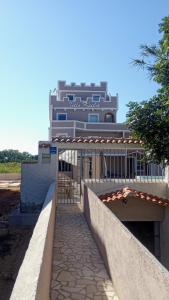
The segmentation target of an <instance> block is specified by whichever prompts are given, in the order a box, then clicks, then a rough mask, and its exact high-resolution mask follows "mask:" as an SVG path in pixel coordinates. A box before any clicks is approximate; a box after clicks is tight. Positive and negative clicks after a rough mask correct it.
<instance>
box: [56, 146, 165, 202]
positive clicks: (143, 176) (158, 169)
mask: <svg viewBox="0 0 169 300" xmlns="http://www.w3.org/2000/svg"><path fill="white" fill-rule="evenodd" d="M74 148H75V149H64V148H61V149H60V150H59V153H58V155H59V162H58V176H57V178H58V179H57V200H58V203H64V204H69V203H70V204H72V203H77V202H80V182H81V179H82V180H84V181H85V182H86V183H87V184H102V183H103V184H104V183H105V182H111V183H112V184H115V183H123V184H127V183H129V182H159V181H160V182H162V181H163V180H164V172H163V171H164V170H163V167H162V166H160V165H156V164H153V163H147V162H146V161H145V160H144V151H143V150H140V149H139V150H138V149H120V147H119V149H112V148H110V149H104V148H102V149H99V148H97V149H93V148H90V147H88V149H76V145H74Z"/></svg>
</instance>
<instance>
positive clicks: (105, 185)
mask: <svg viewBox="0 0 169 300" xmlns="http://www.w3.org/2000/svg"><path fill="white" fill-rule="evenodd" d="M87 185H88V187H89V188H91V189H92V191H94V192H95V193H96V194H97V195H101V194H106V193H109V192H112V191H117V190H120V189H122V188H124V187H126V186H127V187H130V188H132V189H136V190H137V191H142V192H145V193H148V194H153V195H156V196H159V197H162V198H167V197H168V186H167V183H166V182H132V180H131V181H130V182H129V181H127V180H126V181H125V180H123V179H122V180H121V179H120V180H119V183H118V182H110V181H107V182H106V181H105V182H101V181H100V182H98V183H97V182H96V183H94V182H93V183H89V182H88V183H87Z"/></svg>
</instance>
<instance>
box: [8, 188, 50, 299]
mask: <svg viewBox="0 0 169 300" xmlns="http://www.w3.org/2000/svg"><path fill="white" fill-rule="evenodd" d="M55 212H56V201H55V183H52V184H51V185H50V188H49V190H48V193H47V195H46V199H45V202H44V205H43V208H42V211H41V214H40V216H39V219H38V221H37V224H36V226H35V229H34V231H33V235H32V238H31V240H30V243H29V247H28V249H27V252H26V254H25V258H24V260H23V263H22V265H21V267H20V270H19V273H18V276H17V279H16V282H15V285H14V288H13V291H12V295H11V298H10V300H23V299H24V300H35V299H36V300H49V299H50V297H49V293H50V280H51V267H52V251H53V235H54V227H55Z"/></svg>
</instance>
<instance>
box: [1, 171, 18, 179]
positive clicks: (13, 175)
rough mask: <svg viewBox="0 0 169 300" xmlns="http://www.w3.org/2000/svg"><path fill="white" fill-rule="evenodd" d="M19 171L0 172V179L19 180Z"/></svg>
mask: <svg viewBox="0 0 169 300" xmlns="http://www.w3.org/2000/svg"><path fill="white" fill-rule="evenodd" d="M20 179H21V173H1V174H0V180H20Z"/></svg>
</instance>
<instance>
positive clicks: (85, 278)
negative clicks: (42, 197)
mask: <svg viewBox="0 0 169 300" xmlns="http://www.w3.org/2000/svg"><path fill="white" fill-rule="evenodd" d="M55 299H60V300H62V299H65V300H71V299H73V300H74V299H75V300H76V299H77V300H78V299H79V300H102V299H104V300H106V299H109V300H110V299H112V300H118V297H117V295H116V294H115V291H114V288H113V284H112V282H111V281H110V278H109V276H108V274H107V272H106V270H105V267H104V264H103V261H102V258H101V256H100V254H99V252H98V249H97V247H96V244H95V242H94V240H93V238H92V236H91V233H90V231H89V228H88V226H87V224H86V222H85V219H84V217H83V214H82V212H81V211H80V209H79V208H78V205H75V204H74V205H70V204H69V205H60V206H59V208H58V209H57V217H56V229H55V240H54V249H53V273H52V281H51V300H55Z"/></svg>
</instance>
